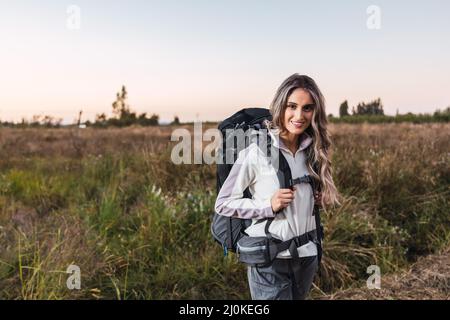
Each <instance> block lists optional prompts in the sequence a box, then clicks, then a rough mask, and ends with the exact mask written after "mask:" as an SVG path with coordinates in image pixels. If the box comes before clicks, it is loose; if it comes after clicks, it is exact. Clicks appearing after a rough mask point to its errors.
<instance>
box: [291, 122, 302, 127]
mask: <svg viewBox="0 0 450 320" xmlns="http://www.w3.org/2000/svg"><path fill="white" fill-rule="evenodd" d="M291 124H292V125H293V126H294V127H295V128H301V127H302V126H303V125H304V122H297V121H291Z"/></svg>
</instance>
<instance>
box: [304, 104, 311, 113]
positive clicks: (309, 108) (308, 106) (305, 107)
mask: <svg viewBox="0 0 450 320" xmlns="http://www.w3.org/2000/svg"><path fill="white" fill-rule="evenodd" d="M302 109H303V111H304V112H310V111H311V110H312V109H313V106H312V105H310V104H308V105H306V106H303V108H302Z"/></svg>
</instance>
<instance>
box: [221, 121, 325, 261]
mask: <svg viewBox="0 0 450 320" xmlns="http://www.w3.org/2000/svg"><path fill="white" fill-rule="evenodd" d="M269 134H270V135H271V138H272V145H273V147H275V148H278V149H279V150H280V151H281V152H283V155H284V157H285V158H286V160H287V162H288V164H289V167H290V169H291V174H292V179H296V178H300V177H302V176H304V175H305V174H309V173H308V170H307V167H306V162H305V160H306V158H305V151H304V150H305V149H306V148H307V147H308V146H309V145H310V144H311V143H312V138H311V137H310V136H309V135H308V134H307V133H306V132H304V133H303V134H302V135H301V137H300V139H301V140H300V141H301V143H300V146H299V148H298V150H297V151H296V153H295V155H293V154H292V152H291V151H290V150H289V149H288V148H287V147H286V146H285V145H284V144H283V141H282V140H280V139H279V136H278V135H276V134H275V133H274V132H273V131H272V130H269ZM247 187H249V191H250V193H251V194H252V199H248V198H243V194H244V190H245V189H246V188H247ZM295 187H296V190H295V192H294V200H293V201H292V202H291V203H290V204H289V206H288V207H287V208H285V209H284V210H283V211H282V212H280V213H278V214H276V215H275V214H274V212H273V211H272V205H271V198H272V196H273V194H274V193H275V192H276V191H277V190H278V189H280V188H281V187H280V183H279V181H278V177H277V173H276V170H275V168H274V167H273V166H272V165H271V164H270V163H269V161H268V159H267V157H266V156H265V155H264V153H263V152H262V151H261V149H260V148H259V147H258V145H257V144H256V143H251V144H250V145H249V146H248V147H247V148H245V149H244V150H242V151H241V152H240V153H239V155H238V158H237V160H236V162H235V163H234V165H233V167H232V169H231V171H230V174H229V175H228V177H227V179H226V180H225V182H224V184H223V186H222V188H221V189H220V192H219V194H218V196H217V199H216V203H215V210H216V212H217V213H218V214H220V215H224V216H228V217H231V216H232V217H237V218H242V219H250V218H251V219H253V221H252V224H251V225H250V226H249V227H248V228H247V229H246V230H245V232H246V233H247V234H248V235H249V236H251V237H260V236H265V231H264V227H265V225H266V222H263V223H258V224H255V223H256V222H257V221H258V220H259V219H262V218H269V217H274V220H273V222H272V224H271V225H270V227H269V232H270V233H271V234H272V235H273V237H274V238H277V239H280V240H282V241H286V240H289V239H292V238H293V237H296V236H299V235H302V234H304V233H306V232H309V231H312V230H315V229H316V221H315V218H314V216H313V215H312V213H313V208H314V196H313V191H312V188H311V185H310V184H309V183H301V184H297V185H295ZM298 254H299V256H300V257H307V256H315V255H317V247H316V244H315V243H313V242H312V241H310V242H309V243H307V244H305V245H303V246H301V247H299V248H298ZM277 257H278V258H290V257H291V255H290V253H289V250H285V251H283V252H280V253H279V254H278V256H277Z"/></svg>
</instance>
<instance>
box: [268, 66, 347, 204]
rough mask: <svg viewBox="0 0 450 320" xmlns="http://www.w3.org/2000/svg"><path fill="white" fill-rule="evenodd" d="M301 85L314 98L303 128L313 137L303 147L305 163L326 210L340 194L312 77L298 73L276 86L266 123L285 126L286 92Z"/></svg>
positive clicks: (321, 102)
mask: <svg viewBox="0 0 450 320" xmlns="http://www.w3.org/2000/svg"><path fill="white" fill-rule="evenodd" d="M298 88H301V89H304V90H305V91H307V92H308V93H309V94H310V95H311V98H312V99H313V101H314V108H313V116H312V121H311V125H310V126H308V128H306V130H305V132H306V133H308V134H309V136H310V137H312V139H313V143H312V144H311V145H310V146H309V147H308V148H306V149H305V153H306V166H307V168H308V171H309V173H310V175H311V176H312V177H313V178H314V179H315V180H316V182H318V183H319V186H320V190H321V192H322V203H321V204H322V208H323V209H324V210H325V212H326V211H327V208H330V207H332V206H334V205H340V204H341V202H340V199H341V195H340V194H339V192H338V190H337V188H336V186H335V184H334V181H333V177H332V167H331V155H330V147H331V139H330V134H329V132H328V130H327V125H328V120H327V116H326V112H325V99H324V97H323V95H322V92H321V91H320V89H319V87H318V86H317V84H316V83H315V81H314V80H313V79H312V78H310V77H308V76H305V75H299V74H297V73H295V74H293V75H291V76H290V77H289V78H287V79H286V80H284V82H283V83H282V84H281V86H280V87H279V88H278V90H277V92H276V94H275V97H274V98H273V100H272V103H271V104H270V112H271V114H272V121H268V122H267V126H268V127H269V128H271V129H275V131H277V132H278V133H280V132H283V131H285V130H286V128H285V127H284V123H283V119H284V113H285V110H286V108H287V102H288V99H289V96H290V95H291V94H292V92H293V91H294V90H295V89H298Z"/></svg>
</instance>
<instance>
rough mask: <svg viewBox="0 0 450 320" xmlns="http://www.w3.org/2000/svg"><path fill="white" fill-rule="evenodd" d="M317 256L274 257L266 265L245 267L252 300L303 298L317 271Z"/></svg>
mask: <svg viewBox="0 0 450 320" xmlns="http://www.w3.org/2000/svg"><path fill="white" fill-rule="evenodd" d="M317 263H318V262H317V256H311V257H300V258H298V259H275V260H274V262H273V264H272V265H270V266H268V267H263V268H261V267H251V266H248V267H247V268H248V269H247V277H248V283H249V287H250V294H251V296H252V299H253V300H304V299H305V298H306V297H307V295H308V293H309V290H310V289H311V285H312V282H313V279H314V275H315V274H316V272H317V269H318V264H317Z"/></svg>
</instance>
